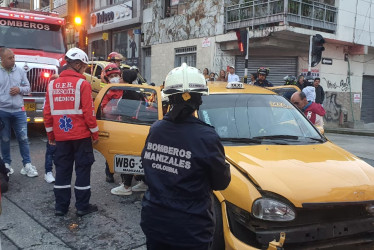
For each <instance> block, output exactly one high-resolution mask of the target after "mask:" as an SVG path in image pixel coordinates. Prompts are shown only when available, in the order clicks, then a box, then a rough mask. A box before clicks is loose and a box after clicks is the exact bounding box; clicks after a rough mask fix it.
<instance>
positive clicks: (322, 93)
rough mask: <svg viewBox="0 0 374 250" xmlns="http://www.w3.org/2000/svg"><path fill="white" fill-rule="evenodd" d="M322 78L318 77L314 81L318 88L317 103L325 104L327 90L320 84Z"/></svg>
mask: <svg viewBox="0 0 374 250" xmlns="http://www.w3.org/2000/svg"><path fill="white" fill-rule="evenodd" d="M320 83H321V78H319V77H316V78H315V79H314V82H313V86H314V87H315V89H316V103H319V104H323V101H324V100H325V91H324V90H323V87H322V86H321V85H320Z"/></svg>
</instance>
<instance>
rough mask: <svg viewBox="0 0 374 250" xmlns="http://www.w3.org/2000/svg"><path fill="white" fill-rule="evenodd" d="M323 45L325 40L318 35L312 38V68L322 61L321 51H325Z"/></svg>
mask: <svg viewBox="0 0 374 250" xmlns="http://www.w3.org/2000/svg"><path fill="white" fill-rule="evenodd" d="M324 43H325V39H323V37H322V36H321V35H320V34H316V35H315V36H313V38H312V63H311V65H312V67H315V66H317V65H318V63H319V62H320V61H321V59H322V51H324V50H325V48H324V47H323V44H324Z"/></svg>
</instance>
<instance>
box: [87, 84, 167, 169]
mask: <svg viewBox="0 0 374 250" xmlns="http://www.w3.org/2000/svg"><path fill="white" fill-rule="evenodd" d="M95 111H96V119H97V124H98V127H99V142H98V143H97V144H96V145H95V146H94V147H95V149H97V150H98V151H99V152H100V153H101V154H102V155H103V156H104V157H105V159H106V161H107V162H108V165H109V169H110V171H111V172H112V173H114V172H116V173H128V174H144V171H143V168H142V165H141V160H140V154H141V152H142V150H143V147H144V143H145V140H146V138H147V135H148V132H149V128H150V126H151V125H152V124H153V123H154V122H155V121H157V120H158V119H161V118H162V104H161V94H160V89H159V87H152V86H144V85H132V84H108V85H106V86H104V87H103V88H102V89H101V91H100V92H99V94H98V95H97V97H96V99H95Z"/></svg>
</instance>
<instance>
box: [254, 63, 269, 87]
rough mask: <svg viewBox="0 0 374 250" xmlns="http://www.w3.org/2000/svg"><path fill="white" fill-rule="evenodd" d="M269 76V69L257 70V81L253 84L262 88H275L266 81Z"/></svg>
mask: <svg viewBox="0 0 374 250" xmlns="http://www.w3.org/2000/svg"><path fill="white" fill-rule="evenodd" d="M268 75H269V69H268V68H264V67H261V68H259V69H258V70H257V81H256V82H255V83H254V84H253V85H255V86H260V87H273V84H272V83H271V82H269V81H268V80H266V77H267V76H268Z"/></svg>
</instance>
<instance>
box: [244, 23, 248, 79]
mask: <svg viewBox="0 0 374 250" xmlns="http://www.w3.org/2000/svg"><path fill="white" fill-rule="evenodd" d="M245 30H246V32H247V42H246V45H245V46H246V47H247V48H246V53H245V64H244V81H243V82H244V83H248V54H249V53H248V50H249V28H248V27H247V28H246V29H245Z"/></svg>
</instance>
